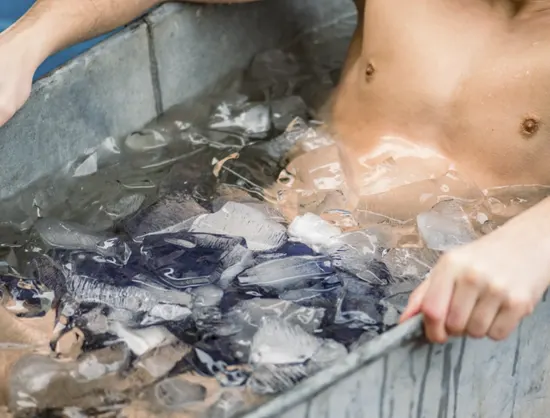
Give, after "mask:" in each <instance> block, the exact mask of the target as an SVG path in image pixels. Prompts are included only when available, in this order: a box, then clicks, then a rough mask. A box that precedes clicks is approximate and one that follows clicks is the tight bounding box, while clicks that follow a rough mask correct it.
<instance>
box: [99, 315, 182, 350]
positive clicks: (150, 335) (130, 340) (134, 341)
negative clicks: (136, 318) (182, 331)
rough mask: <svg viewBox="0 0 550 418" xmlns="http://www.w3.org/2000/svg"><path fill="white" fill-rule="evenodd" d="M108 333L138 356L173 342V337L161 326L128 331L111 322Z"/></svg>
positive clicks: (119, 324)
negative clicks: (117, 338) (116, 337)
mask: <svg viewBox="0 0 550 418" xmlns="http://www.w3.org/2000/svg"><path fill="white" fill-rule="evenodd" d="M110 331H111V332H112V333H113V334H115V335H117V336H118V337H119V338H120V340H121V341H123V342H125V343H126V345H127V346H128V348H129V349H130V350H131V351H132V352H133V353H134V354H136V355H138V356H141V355H143V354H145V353H147V352H149V351H151V350H152V349H155V348H158V347H162V346H163V345H167V344H170V343H173V342H175V337H174V335H173V334H171V333H170V332H169V331H168V330H167V329H166V328H165V327H161V326H156V327H149V328H143V329H129V328H127V327H125V326H124V325H123V324H121V323H119V322H113V323H112V324H111V325H110Z"/></svg>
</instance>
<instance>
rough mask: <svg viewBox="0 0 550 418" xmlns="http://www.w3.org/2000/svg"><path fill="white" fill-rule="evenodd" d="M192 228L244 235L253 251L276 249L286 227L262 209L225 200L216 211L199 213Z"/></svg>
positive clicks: (282, 241)
mask: <svg viewBox="0 0 550 418" xmlns="http://www.w3.org/2000/svg"><path fill="white" fill-rule="evenodd" d="M190 231H191V232H197V233H209V234H220V235H229V236H236V237H243V238H244V239H245V240H246V243H247V246H248V248H249V249H251V250H253V251H268V250H276V249H277V248H279V247H281V246H282V245H283V244H284V243H285V242H286V240H287V235H286V230H285V228H284V227H283V226H282V225H280V224H278V223H276V222H273V221H272V220H270V219H268V218H267V217H266V216H265V215H264V214H263V213H261V212H259V211H257V210H255V209H253V208H251V207H249V206H247V205H243V204H241V203H233V202H228V203H226V204H225V205H224V206H223V207H222V208H221V209H220V210H219V211H217V212H216V213H213V214H209V215H201V216H199V217H198V218H197V219H195V221H194V222H193V224H192V226H191V228H190Z"/></svg>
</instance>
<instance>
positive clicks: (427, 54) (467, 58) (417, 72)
mask: <svg viewBox="0 0 550 418" xmlns="http://www.w3.org/2000/svg"><path fill="white" fill-rule="evenodd" d="M356 4H357V6H358V9H359V14H360V16H362V19H360V22H359V26H358V28H357V31H356V33H355V36H354V39H353V42H352V45H351V46H350V50H349V55H348V58H347V62H346V66H345V70H344V73H343V77H342V80H341V83H340V86H339V88H338V91H337V93H336V97H335V99H334V105H333V108H332V115H331V116H332V128H333V130H334V134H335V136H336V138H337V140H338V142H337V143H338V147H339V151H340V157H341V160H342V167H343V170H344V172H345V174H346V178H347V181H348V183H349V184H350V185H351V188H352V190H354V191H355V195H358V194H360V190H361V188H362V187H363V185H362V183H361V178H362V172H363V171H364V170H365V166H364V164H363V165H362V164H361V159H362V158H363V159H364V157H365V155H369V154H370V155H372V154H373V153H374V154H375V153H376V151H377V149H379V148H381V145H382V144H384V143H387V141H386V140H387V139H388V138H392V139H395V138H398V139H404V140H407V141H410V142H412V143H414V144H416V145H421V146H426V147H428V148H430V149H432V150H435V151H436V152H438V153H439V154H441V155H443V156H444V157H446V158H447V159H448V161H449V164H450V165H451V166H452V167H453V168H454V169H456V170H458V171H459V172H460V173H461V174H463V175H466V176H467V177H468V178H469V179H470V180H473V181H474V182H475V183H476V184H477V185H478V186H479V187H481V188H488V187H493V186H505V185H512V184H543V185H548V184H550V169H549V168H548V161H549V158H550V141H549V134H550V132H549V127H548V123H549V117H550V94H549V93H550V61H549V60H548V58H547V57H548V54H547V52H548V49H549V47H550V32H548V27H550V2H549V1H545V0H542V1H529V0H526V1H513V0H455V1H443V0H421V1H419V2H407V1H403V0H368V1H367V2H365V1H364V0H357V1H356ZM388 154H389V155H390V156H391V150H390V151H389V152H388ZM424 163H425V161H420V160H419V161H418V164H417V165H423V164H424ZM432 169H433V167H432V166H430V165H428V166H427V167H426V168H425V170H426V174H427V176H430V175H433V174H434V173H432V172H431V171H430V170H432ZM438 174H439V173H438ZM549 202H550V200H548V199H546V200H545V201H543V202H541V203H540V204H539V205H536V206H535V207H534V208H532V209H530V210H528V211H527V212H525V213H523V214H521V215H519V216H518V217H516V218H514V219H513V220H512V221H509V222H508V223H507V224H506V225H504V227H502V228H501V229H499V230H497V231H496V232H493V233H491V234H489V235H487V236H485V237H483V238H481V239H480V240H478V241H475V242H474V243H472V244H468V245H466V246H464V247H459V248H458V249H455V250H453V251H451V252H449V253H447V254H446V255H444V256H443V257H442V259H441V260H440V262H439V263H438V265H437V266H436V267H435V268H434V270H433V271H432V273H431V274H430V276H429V277H428V279H427V280H426V281H425V282H424V283H423V284H422V285H421V286H420V287H419V288H418V289H417V290H416V291H415V292H414V293H413V294H412V295H411V299H410V301H409V307H408V309H407V311H406V312H405V314H404V316H403V317H402V319H403V320H405V319H407V318H410V317H411V316H413V315H415V314H417V313H423V314H424V318H425V325H426V333H427V336H428V338H429V339H431V340H433V341H437V342H444V341H446V340H447V338H448V337H449V336H450V335H463V334H467V335H470V336H473V337H484V336H489V337H491V338H493V339H497V340H499V339H503V338H506V337H507V336H508V335H510V333H511V332H512V331H513V330H514V329H515V328H516V327H517V324H518V323H519V321H520V320H521V319H522V318H523V317H525V316H526V315H528V314H530V313H531V312H532V311H533V309H534V306H535V305H536V303H537V302H538V301H539V300H540V298H541V296H542V293H543V291H544V290H545V289H546V288H547V286H548V285H549V284H550V263H549V262H548V261H546V259H547V258H548V257H547V256H545V255H542V254H545V253H547V251H550V239H549V238H548V234H549V233H550V203H549ZM400 204H401V205H404V204H405V205H406V203H405V202H403V201H400ZM520 242H523V243H527V242H529V243H532V245H535V246H536V247H537V248H538V249H539V251H537V253H538V255H536V254H535V252H533V251H532V249H530V248H529V246H526V245H518V243H520ZM503 259H505V260H506V262H504V263H503V262H502V260H503ZM519 277H522V280H518V278H519Z"/></svg>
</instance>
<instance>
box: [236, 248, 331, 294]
mask: <svg viewBox="0 0 550 418" xmlns="http://www.w3.org/2000/svg"><path fill="white" fill-rule="evenodd" d="M334 272H335V270H334V268H333V266H332V262H331V260H330V258H328V257H324V256H317V257H312V256H295V257H286V258H279V259H275V260H271V261H266V262H264V263H262V264H259V265H257V266H255V267H252V268H250V269H248V270H246V271H245V272H244V273H242V274H240V275H239V276H238V278H237V284H238V286H241V287H257V288H260V289H262V290H263V291H265V292H268V293H269V292H280V291H283V290H291V289H303V288H306V287H309V286H311V285H313V284H315V283H318V282H320V281H322V280H323V279H325V278H326V277H328V276H330V275H332V274H334Z"/></svg>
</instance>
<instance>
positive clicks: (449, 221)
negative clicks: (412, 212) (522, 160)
mask: <svg viewBox="0 0 550 418" xmlns="http://www.w3.org/2000/svg"><path fill="white" fill-rule="evenodd" d="M416 223H417V225H418V231H419V233H420V236H421V237H422V239H423V240H424V242H425V243H426V246H427V247H428V248H430V249H432V250H437V251H447V250H450V249H451V248H453V247H456V246H460V245H463V244H467V243H469V242H472V241H474V240H475V239H476V238H477V234H476V233H475V231H474V228H473V226H472V223H471V221H470V219H469V216H468V214H467V213H466V212H465V211H464V209H463V208H462V206H461V205H460V202H458V201H456V200H444V201H442V202H439V203H438V204H437V205H435V206H434V207H433V208H432V209H431V210H430V211H428V212H423V213H420V214H419V215H418V216H417V217H416Z"/></svg>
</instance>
